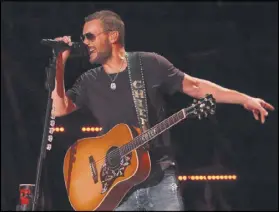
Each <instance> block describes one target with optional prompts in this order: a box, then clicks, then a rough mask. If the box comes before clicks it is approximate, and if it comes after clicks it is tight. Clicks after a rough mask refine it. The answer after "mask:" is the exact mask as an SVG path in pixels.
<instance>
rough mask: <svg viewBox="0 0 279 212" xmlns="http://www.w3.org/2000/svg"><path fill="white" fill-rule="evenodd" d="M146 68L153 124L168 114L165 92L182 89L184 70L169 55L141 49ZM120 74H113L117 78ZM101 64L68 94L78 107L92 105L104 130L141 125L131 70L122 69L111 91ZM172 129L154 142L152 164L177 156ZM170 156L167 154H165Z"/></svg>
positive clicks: (150, 116)
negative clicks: (168, 57) (120, 124)
mask: <svg viewBox="0 0 279 212" xmlns="http://www.w3.org/2000/svg"><path fill="white" fill-rule="evenodd" d="M139 54H140V56H141V60H142V65H143V69H144V79H145V85H146V92H147V96H148V98H147V101H148V115H149V123H150V125H151V126H153V125H155V124H157V123H158V122H160V121H162V120H163V119H164V118H166V117H165V101H164V96H165V95H172V94H173V93H175V92H177V91H180V92H182V80H183V77H184V73H183V72H181V71H180V70H178V69H177V68H175V67H174V66H173V64H171V63H170V62H169V61H168V60H167V59H166V58H164V57H163V56H160V55H158V54H156V53H149V52H139ZM115 77H116V74H111V75H110V78H111V79H114V78H115ZM110 78H109V76H108V75H107V74H106V73H105V72H104V70H103V68H102V67H101V66H100V67H98V68H95V69H91V70H88V71H87V72H85V73H83V74H82V75H81V76H80V77H79V78H78V79H77V81H76V83H75V84H74V86H73V87H72V88H71V89H69V90H68V91H67V93H66V94H67V95H68V96H69V98H71V99H72V101H73V102H74V103H75V104H76V105H77V107H79V108H80V107H84V106H85V107H88V108H89V110H90V111H91V112H92V114H93V116H94V117H95V118H96V119H97V120H98V122H99V124H100V125H101V126H102V128H103V131H102V133H103V134H104V133H106V132H108V131H109V130H110V129H111V128H113V127H114V126H115V125H116V124H119V123H125V124H128V125H129V126H136V127H139V124H138V120H137V115H136V111H135V106H134V102H133V98H132V92H131V87H130V81H129V76H128V69H127V68H126V70H124V71H123V72H120V73H119V74H118V76H117V78H116V80H115V81H114V82H115V83H116V89H115V90H111V88H110V84H111V79H110ZM170 143H171V142H170V136H169V131H168V130H167V131H165V132H164V133H162V134H161V135H159V136H158V137H157V138H155V139H154V140H153V141H151V142H150V145H151V149H150V156H151V160H152V163H154V161H157V160H159V159H161V158H162V157H164V156H169V157H171V158H173V153H172V148H171V145H170ZM164 158H166V157H164Z"/></svg>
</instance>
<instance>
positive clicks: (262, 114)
mask: <svg viewBox="0 0 279 212" xmlns="http://www.w3.org/2000/svg"><path fill="white" fill-rule="evenodd" d="M260 114H261V122H262V124H263V123H264V122H265V116H267V114H268V113H267V112H266V111H265V110H261V111H260Z"/></svg>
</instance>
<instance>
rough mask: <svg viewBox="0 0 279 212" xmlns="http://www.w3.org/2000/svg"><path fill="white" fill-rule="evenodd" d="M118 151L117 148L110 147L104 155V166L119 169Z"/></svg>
mask: <svg viewBox="0 0 279 212" xmlns="http://www.w3.org/2000/svg"><path fill="white" fill-rule="evenodd" d="M120 159H121V157H120V151H119V148H118V147H111V148H110V149H109V150H108V152H107V155H106V164H107V166H108V167H109V168H111V169H117V168H119V167H120Z"/></svg>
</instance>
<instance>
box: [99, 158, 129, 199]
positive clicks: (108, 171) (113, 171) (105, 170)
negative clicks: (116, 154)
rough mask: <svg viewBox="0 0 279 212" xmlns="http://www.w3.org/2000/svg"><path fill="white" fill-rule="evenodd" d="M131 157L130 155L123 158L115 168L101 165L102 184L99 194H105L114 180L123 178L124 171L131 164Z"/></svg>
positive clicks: (105, 164)
mask: <svg viewBox="0 0 279 212" xmlns="http://www.w3.org/2000/svg"><path fill="white" fill-rule="evenodd" d="M131 157H132V153H129V154H128V155H125V156H123V157H122V158H121V159H120V164H119V166H118V167H117V168H112V167H110V166H109V165H107V163H104V164H103V165H102V168H101V176H100V178H101V182H102V191H101V194H103V193H105V192H106V191H107V190H108V189H109V188H110V187H111V185H112V184H113V182H114V181H115V180H116V178H118V177H121V176H124V172H125V169H126V168H127V166H129V165H130V164H131Z"/></svg>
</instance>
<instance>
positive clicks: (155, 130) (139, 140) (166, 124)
mask: <svg viewBox="0 0 279 212" xmlns="http://www.w3.org/2000/svg"><path fill="white" fill-rule="evenodd" d="M189 109H191V108H187V109H182V110H180V111H178V112H177V113H175V114H173V115H172V116H170V117H168V118H167V119H165V120H164V121H162V122H160V123H158V124H156V125H155V126H153V127H152V128H150V129H148V130H146V131H145V132H143V133H142V134H140V135H139V136H137V137H135V138H134V139H133V140H132V141H131V142H129V143H127V144H125V145H123V146H121V147H120V153H121V155H122V156H124V155H126V154H128V153H130V152H131V151H133V150H135V149H137V148H139V147H140V146H142V145H144V144H145V143H147V142H149V141H150V140H152V139H154V138H155V137H157V136H158V135H160V134H161V133H163V132H164V131H166V130H167V129H169V128H171V127H172V126H174V125H176V124H177V123H179V122H180V121H182V120H184V119H185V118H186V116H187V111H188V110H189Z"/></svg>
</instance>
